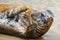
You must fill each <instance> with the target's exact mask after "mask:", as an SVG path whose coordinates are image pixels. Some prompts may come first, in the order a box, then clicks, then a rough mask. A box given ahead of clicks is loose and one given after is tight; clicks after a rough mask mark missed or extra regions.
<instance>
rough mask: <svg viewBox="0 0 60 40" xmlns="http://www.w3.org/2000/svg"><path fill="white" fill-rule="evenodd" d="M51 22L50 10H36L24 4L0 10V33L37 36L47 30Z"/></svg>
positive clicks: (28, 36)
mask: <svg viewBox="0 0 60 40" xmlns="http://www.w3.org/2000/svg"><path fill="white" fill-rule="evenodd" d="M8 6H9V5H8ZM52 22H53V14H52V12H51V11H50V10H45V11H39V12H38V11H36V10H33V9H31V8H27V7H25V6H24V7H15V8H11V9H10V8H9V9H8V10H6V9H5V10H3V11H1V12H0V33H4V34H9V35H14V36H18V37H24V38H38V37H41V36H42V35H43V34H45V33H46V32H47V31H48V30H49V28H50V26H51V25H52Z"/></svg>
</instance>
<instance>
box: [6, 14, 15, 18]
mask: <svg viewBox="0 0 60 40" xmlns="http://www.w3.org/2000/svg"><path fill="white" fill-rule="evenodd" d="M14 17H15V16H14V15H7V18H8V19H13V18H14Z"/></svg>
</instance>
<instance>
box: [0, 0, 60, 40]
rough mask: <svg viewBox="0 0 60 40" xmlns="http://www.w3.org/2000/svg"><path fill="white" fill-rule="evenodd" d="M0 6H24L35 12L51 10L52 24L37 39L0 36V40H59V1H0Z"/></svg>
mask: <svg viewBox="0 0 60 40" xmlns="http://www.w3.org/2000/svg"><path fill="white" fill-rule="evenodd" d="M0 4H19V5H26V6H28V7H31V8H33V9H36V10H39V11H40V10H47V9H49V10H51V11H52V12H53V14H54V22H53V24H52V26H51V28H50V30H49V31H48V32H47V33H46V34H45V35H44V36H42V37H41V38H38V39H22V38H18V37H13V36H8V35H3V34H0V40H60V25H59V24H60V0H0Z"/></svg>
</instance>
